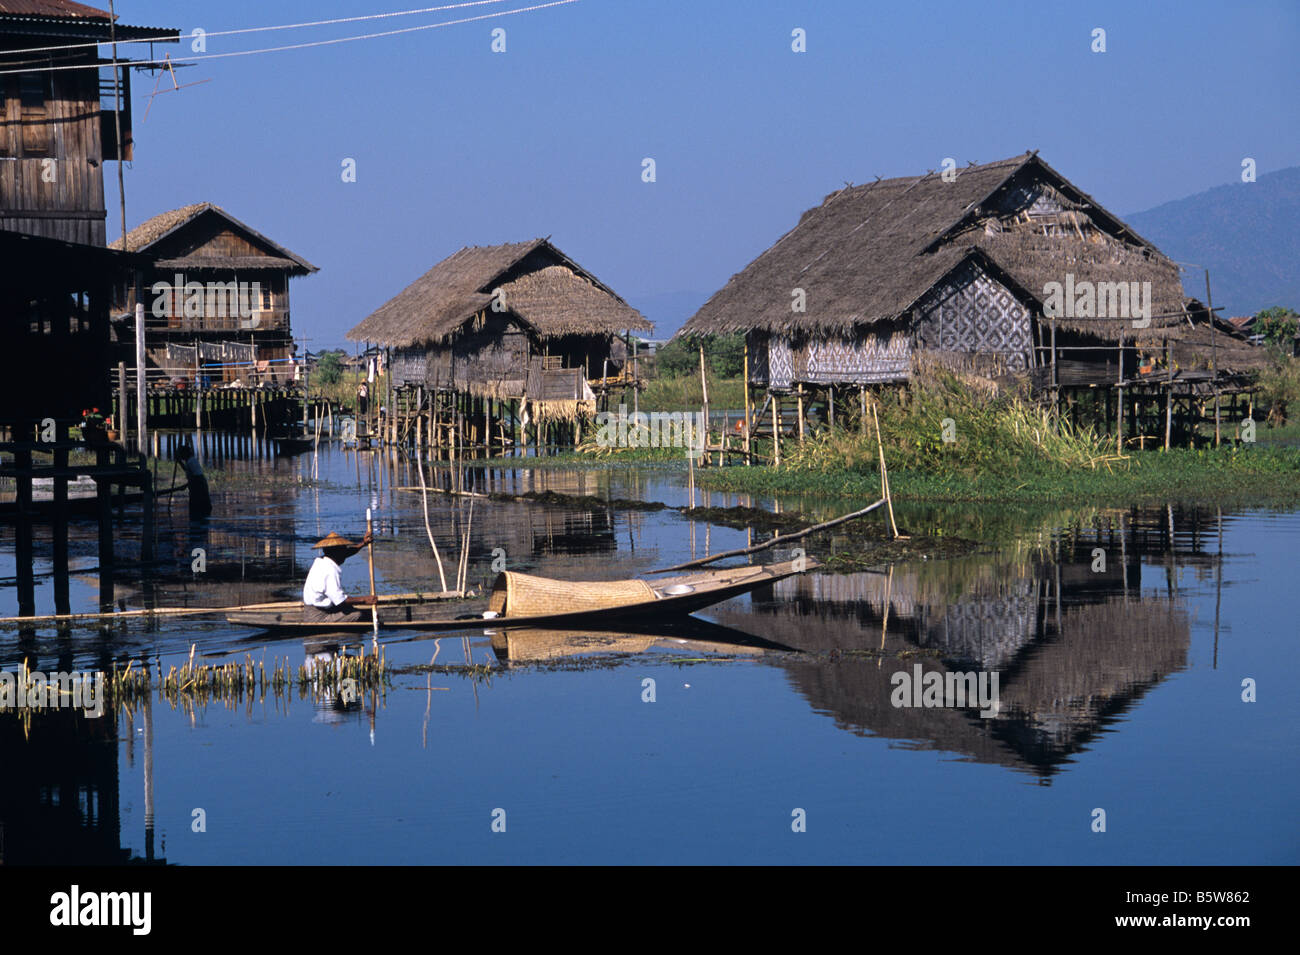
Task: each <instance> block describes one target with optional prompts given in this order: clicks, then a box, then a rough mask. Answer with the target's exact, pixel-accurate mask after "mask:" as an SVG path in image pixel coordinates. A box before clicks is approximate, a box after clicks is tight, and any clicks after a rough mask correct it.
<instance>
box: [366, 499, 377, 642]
mask: <svg viewBox="0 0 1300 955" xmlns="http://www.w3.org/2000/svg"><path fill="white" fill-rule="evenodd" d="M374 532H375V528H374V524H373V523H372V522H371V520H370V508H368V507H367V508H366V536H367V537H370V538H371V540H370V543H369V544H367V545H366V560H367V562H368V563H369V564H370V621H371V623H372V625H373V630H374V639H375V642H376V643H378V642H379V602H378V601H377V600H376V599H375V541H374Z"/></svg>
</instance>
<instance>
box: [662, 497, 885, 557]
mask: <svg viewBox="0 0 1300 955" xmlns="http://www.w3.org/2000/svg"><path fill="white" fill-rule="evenodd" d="M885 503H886V499H885V498H881V499H880V500H878V501H876V503H874V504H871V505H868V506H867V507H864V508H862V509H861V510H857V511H853V512H852V513H850V514H844V515H842V516H840V517H836V518H832V519H831V520H829V521H823V522H822V523H820V524H814V525H813V526H812V527H806V528H804V529H803V530H801V531H796V532H795V533H793V534H782V535H780V536H779V537H773V538H772V539H771V540H767V541H763V543H761V544H754V545H752V546H750V547H739V548H737V549H736V550H726V551H722V552H720V553H717V554H714V555H712V556H711V557H701V558H700V559H699V560H690V561H687V562H686V563H684V564H674V565H673V566H672V567H662V568H660V569H658V570H649V571H646V573H648V574H666V573H668V572H670V571H674V570H687V569H689V568H691V567H702V566H703V565H705V564H711V563H713V562H714V561H716V560H722V559H724V558H726V557H743V556H744V555H746V554H754V553H757V552H758V551H760V550H767V549H768V548H769V547H775V546H776V545H777V544H785V543H788V542H790V541H793V540H799V539H800V538H802V537H807V536H808V535H809V534H815V533H817V532H818V531H824V530H829V529H830V528H832V527H836V526H838V525H840V524H844V523H846V522H848V521H853V520H857V519H858V518H859V517H864V516H866V515H867V514H870V513H871V512H872V511H874V510H876V509H877V508H879V507H880V506H881V505H883V504H885Z"/></svg>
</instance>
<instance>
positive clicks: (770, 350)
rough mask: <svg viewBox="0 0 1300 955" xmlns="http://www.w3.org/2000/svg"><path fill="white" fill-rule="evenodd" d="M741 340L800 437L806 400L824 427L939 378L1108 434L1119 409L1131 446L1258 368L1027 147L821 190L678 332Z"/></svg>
mask: <svg viewBox="0 0 1300 955" xmlns="http://www.w3.org/2000/svg"><path fill="white" fill-rule="evenodd" d="M737 332H743V333H744V334H745V336H746V346H747V348H746V355H747V360H746V366H747V375H748V382H749V384H750V386H751V387H753V388H757V389H760V390H761V391H763V392H765V393H766V396H767V397H766V404H765V405H764V406H763V407H767V406H769V405H770V407H771V409H772V414H773V419H772V420H773V422H774V424H773V425H771V427H773V428H774V429H775V430H777V431H778V432H782V431H784V432H786V433H796V434H797V435H798V436H800V437H801V436H802V434H803V432H804V426H805V423H804V422H805V418H804V411H805V407H806V406H811V405H812V404H814V403H816V404H817V405H818V408H819V411H820V412H821V413H824V414H825V415H826V416H827V417H828V418H829V420H830V421H831V422H832V423H833V422H834V416H835V414H836V399H837V398H838V399H839V408H840V414H841V416H842V417H843V416H849V417H853V416H856V415H857V414H858V413H859V410H860V409H865V407H866V405H867V394H868V391H869V390H870V389H872V388H875V387H878V386H887V385H896V384H903V383H907V382H910V381H912V380H913V379H914V378H916V376H918V374H924V373H926V372H927V371H929V370H934V369H943V370H946V371H948V372H951V373H953V374H956V375H958V376H959V377H964V378H966V379H967V380H969V381H972V382H978V383H979V384H981V385H983V386H984V387H987V388H990V389H993V388H998V387H1004V386H1007V385H1010V384H1012V383H1013V382H1020V383H1023V384H1028V385H1029V386H1030V387H1031V388H1032V390H1033V391H1034V392H1035V393H1036V394H1038V395H1040V396H1042V397H1044V398H1045V399H1047V400H1050V401H1053V402H1055V403H1057V404H1058V406H1059V405H1060V403H1061V402H1062V401H1063V402H1064V403H1065V406H1066V410H1067V411H1068V412H1069V413H1071V414H1079V413H1080V411H1081V405H1083V404H1086V405H1088V406H1089V407H1088V409H1087V410H1086V411H1084V412H1083V414H1084V416H1085V417H1086V416H1087V415H1088V414H1089V413H1091V414H1092V415H1095V418H1096V420H1097V421H1099V422H1100V421H1106V422H1109V423H1110V424H1111V425H1113V426H1114V427H1115V428H1116V429H1118V430H1123V428H1124V424H1123V418H1124V414H1125V410H1127V412H1128V416H1129V425H1128V427H1129V431H1130V434H1132V433H1135V432H1136V431H1138V430H1139V429H1140V428H1141V423H1140V422H1139V421H1138V420H1137V417H1138V416H1139V415H1141V414H1146V415H1148V416H1150V415H1152V414H1163V416H1164V417H1165V418H1166V419H1169V418H1170V417H1171V415H1172V407H1173V403H1174V402H1175V401H1182V402H1183V407H1184V409H1185V410H1186V411H1187V412H1188V415H1189V416H1190V413H1191V412H1192V411H1193V410H1194V409H1197V408H1199V407H1200V406H1201V405H1203V404H1204V403H1205V401H1206V400H1207V398H1212V399H1213V402H1214V404H1215V405H1216V407H1217V405H1218V402H1219V397H1220V396H1222V395H1231V396H1237V395H1240V394H1243V393H1248V392H1249V391H1250V389H1251V387H1252V379H1251V372H1253V371H1254V370H1257V369H1258V368H1259V367H1260V366H1261V365H1262V363H1263V360H1264V359H1263V355H1262V351H1261V350H1259V349H1256V348H1254V347H1252V346H1251V345H1250V344H1249V343H1248V342H1247V341H1246V340H1245V336H1244V335H1243V334H1241V333H1240V332H1237V331H1236V330H1234V329H1233V328H1232V326H1231V325H1230V324H1229V323H1227V322H1225V321H1221V320H1212V319H1211V311H1210V310H1209V309H1208V308H1207V307H1206V306H1205V305H1203V304H1201V303H1200V302H1199V301H1197V300H1196V299H1191V298H1188V297H1187V296H1185V295H1184V292H1183V288H1182V284H1181V281H1180V273H1179V267H1178V265H1177V264H1175V263H1174V262H1172V261H1171V260H1170V259H1169V258H1167V257H1166V256H1165V255H1163V254H1162V253H1161V252H1160V250H1159V249H1157V248H1156V247H1155V246H1154V245H1153V244H1152V243H1150V242H1149V241H1147V240H1146V239H1144V238H1142V237H1141V236H1140V235H1138V234H1137V233H1135V232H1134V231H1133V230H1132V229H1130V228H1129V227H1128V226H1127V225H1125V224H1124V223H1123V222H1122V221H1121V220H1120V219H1119V218H1117V217H1116V216H1114V215H1112V214H1111V213H1110V212H1108V211H1107V210H1106V209H1104V208H1103V207H1102V206H1101V205H1100V204H1099V203H1098V202H1097V201H1096V200H1095V199H1093V198H1092V197H1091V196H1089V195H1088V194H1086V193H1084V192H1083V191H1082V190H1080V189H1079V188H1078V187H1076V186H1075V185H1073V184H1072V183H1071V182H1070V181H1069V180H1067V179H1066V178H1065V177H1064V176H1062V175H1061V174H1060V173H1058V172H1057V171H1056V170H1054V169H1053V168H1052V167H1051V166H1049V165H1048V164H1047V163H1046V162H1044V161H1043V160H1042V159H1040V158H1039V156H1038V155H1037V153H1036V152H1029V153H1025V154H1024V155H1021V156H1017V157H1014V158H1011V159H1004V160H1000V161H997V162H990V163H984V164H982V165H976V164H971V165H969V166H968V167H966V168H964V169H956V168H950V169H948V170H945V171H941V172H935V171H930V172H927V173H926V174H924V175H920V176H908V177H901V178H896V179H881V180H878V181H876V182H873V183H868V184H866V185H858V186H848V187H847V188H844V189H840V190H837V191H836V192H833V193H831V194H830V195H828V196H827V197H826V198H825V199H824V200H823V202H822V203H821V205H819V206H817V207H815V208H813V209H810V210H808V211H807V212H805V213H804V214H803V215H802V216H801V217H800V219H799V222H798V223H797V224H796V225H795V227H794V228H793V229H791V230H790V231H789V232H787V233H786V234H785V235H783V236H782V237H781V238H780V239H779V240H777V242H776V243H775V244H774V245H773V246H772V247H771V248H769V249H768V250H767V251H765V252H763V253H762V254H761V255H759V256H758V258H756V259H755V260H754V261H753V262H751V263H750V264H749V265H748V266H746V267H745V268H744V269H743V270H742V271H741V272H740V273H738V274H736V275H734V276H732V278H731V280H730V281H728V282H727V284H726V286H725V287H723V288H722V289H721V290H720V291H718V292H717V293H716V294H715V295H713V297H712V298H710V299H709V300H708V302H706V303H705V305H704V306H703V307H702V308H701V309H700V310H699V311H698V312H697V313H696V314H695V315H694V316H692V317H691V319H690V320H689V321H688V322H687V323H686V324H685V325H684V326H683V328H682V330H681V331H680V332H679V333H678V334H679V335H683V336H704V335H715V334H726V333H737ZM1126 394H1127V395H1128V397H1129V399H1130V400H1129V403H1128V406H1127V409H1125V405H1124V398H1125V395H1126ZM791 399H793V400H794V402H795V404H796V406H797V407H796V409H793V410H794V411H795V413H794V414H787V415H786V416H785V417H784V418H782V404H783V402H788V401H790V400H791ZM764 420H766V419H764ZM1164 430H1165V431H1166V434H1167V433H1168V431H1169V428H1168V424H1167V423H1166V424H1165V426H1164ZM1166 440H1167V439H1166Z"/></svg>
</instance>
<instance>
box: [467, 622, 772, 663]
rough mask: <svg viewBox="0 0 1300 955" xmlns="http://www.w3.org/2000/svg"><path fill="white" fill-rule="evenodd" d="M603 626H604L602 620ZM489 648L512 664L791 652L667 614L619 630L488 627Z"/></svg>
mask: <svg viewBox="0 0 1300 955" xmlns="http://www.w3.org/2000/svg"><path fill="white" fill-rule="evenodd" d="M607 626H608V625H607ZM491 636H492V649H493V650H494V651H495V652H496V655H497V659H499V660H502V661H509V662H512V663H526V662H535V661H539V660H557V659H563V658H568V657H580V656H583V655H587V654H630V653H644V652H645V651H647V650H651V649H656V648H657V649H661V650H665V649H675V650H684V651H690V652H692V653H746V654H760V653H763V652H764V651H770V650H775V651H786V652H794V651H793V650H792V648H791V647H788V646H786V645H785V644H781V643H773V642H772V641H770V640H764V639H763V638H762V637H755V636H753V635H752V634H748V633H745V632H743V631H741V630H736V629H734V628H732V627H724V626H722V625H721V624H716V623H711V622H709V621H707V620H701V619H699V618H698V617H672V618H668V619H664V620H659V621H657V622H655V621H645V620H642V621H635V620H633V621H629V623H628V625H626V626H622V627H619V628H618V629H612V630H611V629H606V630H575V629H574V628H567V629H564V630H553V629H541V628H537V627H518V628H513V629H509V630H492V631H491Z"/></svg>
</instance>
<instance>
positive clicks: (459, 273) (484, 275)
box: [347, 238, 652, 348]
mask: <svg viewBox="0 0 1300 955" xmlns="http://www.w3.org/2000/svg"><path fill="white" fill-rule="evenodd" d="M534 252H540V253H541V258H542V259H543V260H544V261H546V262H547V263H548V265H546V266H543V267H542V268H538V269H534V270H532V271H527V270H524V271H522V272H520V268H521V267H523V266H524V265H525V264H526V263H525V260H526V259H528V258H529V257H530V256H531V255H532V254H533V253H534ZM516 272H520V274H514V273H516ZM497 288H500V289H501V290H502V294H503V300H504V304H505V306H506V308H507V309H508V310H510V311H512V312H514V314H515V315H517V316H518V317H519V318H520V319H522V320H523V321H525V322H527V323H528V324H529V325H531V326H532V327H533V328H534V329H535V330H536V332H537V333H538V334H539V335H540V336H542V337H550V336H556V335H571V334H584V333H585V334H610V333H613V332H616V331H622V330H624V329H629V328H635V329H650V328H651V327H652V326H651V325H650V323H649V322H647V321H646V320H645V318H644V317H643V316H642V315H641V313H640V312H638V311H637V310H636V309H634V308H632V307H631V306H630V305H628V304H627V302H625V301H623V299H622V298H621V297H619V296H618V295H617V294H616V293H615V292H614V291H613V290H612V289H610V288H609V287H608V286H606V285H605V284H603V283H602V282H600V280H598V279H597V278H596V277H595V276H593V275H592V274H591V273H590V272H588V271H586V270H585V269H583V268H582V267H581V266H579V265H578V264H577V263H576V262H574V261H573V260H572V259H570V258H569V257H568V256H566V255H565V254H564V253H563V252H561V251H560V250H559V249H557V248H556V247H555V246H554V245H552V244H551V242H550V240H549V239H546V238H541V239H531V240H529V241H527V242H510V243H505V244H502V245H484V246H465V247H464V248H461V249H459V250H458V251H456V252H454V253H453V254H451V255H449V256H448V257H447V258H445V259H443V260H442V261H441V262H439V263H438V264H437V265H435V266H434V267H433V268H431V269H430V270H429V271H428V272H425V273H424V275H422V276H420V277H419V278H418V279H416V280H415V281H414V282H412V283H411V284H410V285H408V286H407V287H406V288H405V289H403V290H402V291H401V292H399V293H398V294H397V295H395V296H393V298H391V299H389V300H388V301H387V302H385V303H384V304H383V305H381V306H380V307H379V308H377V309H375V311H374V312H372V313H371V314H370V315H369V316H367V317H366V318H365V319H363V320H362V321H361V322H360V323H359V324H358V325H357V326H356V327H355V328H353V329H352V330H351V331H349V332H348V334H347V337H348V340H349V341H356V342H360V341H369V342H376V343H378V344H381V345H387V346H390V347H396V348H404V347H408V346H411V345H416V344H421V343H425V342H442V341H445V340H446V339H447V338H449V337H450V336H451V335H453V334H454V333H455V332H456V331H457V330H459V329H460V328H461V326H463V325H464V324H465V323H466V322H467V321H469V320H470V319H472V318H473V317H474V315H475V314H476V313H478V312H480V311H482V310H483V309H485V308H488V307H489V306H490V305H491V304H492V299H493V292H494V291H495V290H496V289H497Z"/></svg>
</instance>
